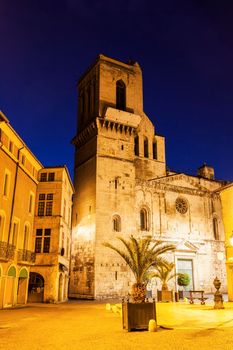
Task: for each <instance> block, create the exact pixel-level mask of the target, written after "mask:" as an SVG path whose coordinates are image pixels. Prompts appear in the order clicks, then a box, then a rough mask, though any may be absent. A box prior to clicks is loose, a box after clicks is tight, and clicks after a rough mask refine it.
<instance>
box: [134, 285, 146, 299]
mask: <svg viewBox="0 0 233 350" xmlns="http://www.w3.org/2000/svg"><path fill="white" fill-rule="evenodd" d="M131 296H132V298H133V301H134V303H142V302H144V301H145V299H146V286H145V285H144V284H143V283H134V284H133V285H132V292H131Z"/></svg>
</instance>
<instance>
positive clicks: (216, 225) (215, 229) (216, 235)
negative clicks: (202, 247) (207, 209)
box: [213, 218, 219, 240]
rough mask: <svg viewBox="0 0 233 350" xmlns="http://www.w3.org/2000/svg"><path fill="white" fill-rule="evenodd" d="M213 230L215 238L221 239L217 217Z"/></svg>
mask: <svg viewBox="0 0 233 350" xmlns="http://www.w3.org/2000/svg"><path fill="white" fill-rule="evenodd" d="M213 231H214V239H216V240H219V232H218V219H217V218H213Z"/></svg>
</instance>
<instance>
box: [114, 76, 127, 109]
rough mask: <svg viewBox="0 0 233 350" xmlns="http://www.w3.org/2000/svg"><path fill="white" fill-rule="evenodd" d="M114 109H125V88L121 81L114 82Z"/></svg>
mask: <svg viewBox="0 0 233 350" xmlns="http://www.w3.org/2000/svg"><path fill="white" fill-rule="evenodd" d="M116 108H117V109H120V110H122V111H125V109H126V87H125V83H124V82H123V81H122V80H118V81H117V82H116Z"/></svg>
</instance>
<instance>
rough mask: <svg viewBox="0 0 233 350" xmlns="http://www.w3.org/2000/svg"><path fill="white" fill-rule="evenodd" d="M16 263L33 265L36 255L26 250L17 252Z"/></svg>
mask: <svg viewBox="0 0 233 350" xmlns="http://www.w3.org/2000/svg"><path fill="white" fill-rule="evenodd" d="M18 261H20V262H28V263H34V262H35V261H36V254H35V253H34V252H31V251H30V250H26V249H19V250H18Z"/></svg>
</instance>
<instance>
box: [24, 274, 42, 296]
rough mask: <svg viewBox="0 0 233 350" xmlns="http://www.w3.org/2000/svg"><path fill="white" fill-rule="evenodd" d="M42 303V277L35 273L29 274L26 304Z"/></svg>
mask: <svg viewBox="0 0 233 350" xmlns="http://www.w3.org/2000/svg"><path fill="white" fill-rule="evenodd" d="M43 301H44V277H43V276H41V275H40V274H39V273H37V272H30V278H29V285H28V302H29V303H43Z"/></svg>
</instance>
